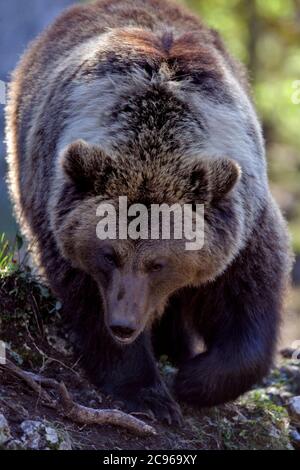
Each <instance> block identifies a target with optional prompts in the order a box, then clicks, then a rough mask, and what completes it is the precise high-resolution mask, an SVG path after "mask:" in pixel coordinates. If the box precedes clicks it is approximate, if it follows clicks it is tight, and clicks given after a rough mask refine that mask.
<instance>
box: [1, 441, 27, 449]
mask: <svg viewBox="0 0 300 470" xmlns="http://www.w3.org/2000/svg"><path fill="white" fill-rule="evenodd" d="M5 449H6V450H25V448H24V444H23V442H22V441H20V440H19V439H11V440H10V441H8V443H7V444H6V445H5Z"/></svg>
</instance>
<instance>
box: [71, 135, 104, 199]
mask: <svg viewBox="0 0 300 470" xmlns="http://www.w3.org/2000/svg"><path fill="white" fill-rule="evenodd" d="M112 165H113V161H112V159H111V158H110V157H109V156H107V155H106V154H105V153H104V152H103V151H102V150H101V149H100V148H98V147H96V146H92V145H89V144H87V143H86V142H85V141H83V140H78V141H76V142H73V143H72V144H71V145H69V146H68V148H67V149H66V151H65V152H64V155H63V159H62V166H63V170H64V172H65V174H66V175H67V176H68V178H69V179H70V180H71V181H72V183H73V184H75V185H76V187H77V188H78V189H80V190H81V191H90V190H93V189H94V188H95V186H96V185H97V186H99V184H100V185H101V181H102V180H103V183H104V180H105V178H106V177H107V176H108V175H109V173H110V172H111V171H112Z"/></svg>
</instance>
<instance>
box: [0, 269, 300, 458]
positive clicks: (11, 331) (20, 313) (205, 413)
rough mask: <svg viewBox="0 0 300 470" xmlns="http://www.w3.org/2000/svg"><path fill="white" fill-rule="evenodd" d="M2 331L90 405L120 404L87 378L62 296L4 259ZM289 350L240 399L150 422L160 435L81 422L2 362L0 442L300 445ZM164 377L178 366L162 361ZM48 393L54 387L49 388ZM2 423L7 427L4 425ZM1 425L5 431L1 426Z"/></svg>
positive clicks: (29, 361)
mask: <svg viewBox="0 0 300 470" xmlns="http://www.w3.org/2000/svg"><path fill="white" fill-rule="evenodd" d="M0 299H1V305H0V339H1V340H2V341H4V342H5V343H6V345H7V348H8V351H7V356H8V357H9V358H10V359H11V360H12V361H13V362H14V363H15V364H17V365H18V366H19V367H21V368H22V369H23V370H26V371H32V372H35V373H38V374H40V375H42V376H43V377H50V378H56V379H57V380H59V381H63V382H64V383H65V385H66V387H67V388H68V390H69V392H70V393H71V395H72V397H73V399H74V400H75V401H76V402H78V403H80V404H83V405H85V406H88V407H91V408H116V407H118V406H119V404H118V403H114V402H113V400H112V398H111V397H107V396H103V395H102V394H101V393H100V392H99V390H97V389H95V388H94V387H93V386H91V384H89V382H88V381H87V379H86V378H85V375H84V372H83V371H82V369H81V368H80V364H79V363H78V361H76V359H75V357H74V354H73V350H72V346H71V343H72V337H71V335H69V333H68V330H67V329H66V328H65V327H63V325H62V322H61V308H62V307H61V304H60V303H59V302H57V301H56V300H55V299H53V298H52V296H51V294H50V292H49V290H48V289H47V288H46V287H44V286H43V285H42V284H41V283H40V282H38V281H37V280H36V279H35V278H34V277H33V275H32V274H31V272H30V270H28V269H24V268H22V269H21V268H19V267H16V268H12V269H11V268H10V269H9V270H7V269H3V266H2V272H1V263H0ZM292 353H293V351H286V352H285V356H287V357H285V358H283V357H282V358H281V359H280V360H279V364H278V365H277V366H276V367H275V368H274V370H273V372H272V374H271V375H270V377H268V378H267V379H266V380H265V382H264V383H263V384H262V385H260V386H259V387H258V388H256V389H254V390H252V391H251V392H249V393H247V394H246V395H245V396H243V397H242V398H241V399H239V400H238V401H237V402H235V403H231V404H228V405H225V406H221V407H217V408H213V409H210V410H207V409H204V410H201V411H196V410H195V409H192V408H189V407H185V406H183V413H184V424H183V426H181V427H180V428H178V427H170V426H168V425H164V424H161V423H158V422H151V421H149V420H148V419H147V418H146V417H144V416H139V417H140V418H142V419H144V420H145V421H147V422H148V423H149V424H152V425H153V426H154V428H155V429H156V431H157V435H156V436H151V437H140V436H136V435H134V434H132V433H130V432H127V431H125V430H123V429H120V428H118V427H113V426H107V425H105V426H100V425H86V426H83V425H80V426H79V425H77V424H75V423H73V422H72V421H71V420H70V419H67V418H65V417H64V416H63V415H62V414H60V413H58V412H57V411H56V410H55V409H53V408H51V407H49V406H45V404H44V403H43V401H42V399H41V397H39V396H37V394H35V392H33V391H32V390H31V389H29V388H28V386H27V385H26V384H25V383H24V382H23V381H22V380H20V379H19V378H16V377H15V376H14V375H12V374H11V373H8V372H7V371H6V370H5V369H4V368H3V367H1V366H0V447H2V448H5V449H18V448H25V449H30V448H33V449H106V450H117V449H126V450H133V449H134V450H135V449H146V450H151V449H172V450H175V449H190V450H194V449H196V450H198V449H293V448H294V447H299V441H300V435H299V431H300V430H299V428H298V430H297V426H300V418H299V416H297V414H296V415H295V414H294V415H293V418H291V417H290V416H289V413H288V408H289V406H288V404H289V402H290V400H291V398H292V397H294V396H297V395H300V361H299V360H298V359H297V358H296V357H295V354H294V358H291V356H292ZM160 368H161V371H162V373H163V375H164V377H165V380H166V381H167V382H169V383H171V381H172V376H173V374H174V370H173V369H172V367H171V366H170V365H169V364H168V361H167V358H162V359H161V362H160ZM48 393H49V394H52V393H54V392H52V391H50V392H48ZM1 429H2V431H1ZM1 432H2V434H1Z"/></svg>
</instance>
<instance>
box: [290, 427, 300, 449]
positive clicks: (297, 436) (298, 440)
mask: <svg viewBox="0 0 300 470" xmlns="http://www.w3.org/2000/svg"><path fill="white" fill-rule="evenodd" d="M291 442H292V444H293V446H294V448H295V449H296V450H300V433H299V432H298V431H297V430H296V429H295V430H294V431H292V432H291Z"/></svg>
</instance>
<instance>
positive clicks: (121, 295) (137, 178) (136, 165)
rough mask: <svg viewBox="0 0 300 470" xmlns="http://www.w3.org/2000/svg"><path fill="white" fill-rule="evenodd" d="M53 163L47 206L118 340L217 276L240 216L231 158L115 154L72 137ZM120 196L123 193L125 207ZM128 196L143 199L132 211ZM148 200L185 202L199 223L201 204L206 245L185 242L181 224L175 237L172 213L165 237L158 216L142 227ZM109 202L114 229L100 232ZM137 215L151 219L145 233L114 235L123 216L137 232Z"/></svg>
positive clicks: (235, 241)
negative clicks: (52, 198)
mask: <svg viewBox="0 0 300 470" xmlns="http://www.w3.org/2000/svg"><path fill="white" fill-rule="evenodd" d="M58 173H59V174H60V178H59V181H60V184H59V185H57V186H58V188H59V189H57V196H56V202H55V210H54V211H52V213H54V218H53V219H52V227H53V231H54V234H55V237H56V241H57V244H58V247H59V249H60V252H61V254H62V255H63V256H64V257H65V258H66V259H67V260H68V261H69V262H70V263H71V264H72V265H73V266H74V267H75V268H77V269H80V270H83V271H84V272H86V273H88V274H89V275H90V276H92V278H93V279H94V280H95V282H96V283H97V285H98V287H99V290H100V293H101V297H102V300H103V310H104V315H105V323H106V326H107V328H108V330H109V331H110V332H111V334H112V336H113V337H114V338H115V340H116V341H118V342H120V343H124V344H127V343H131V342H132V341H134V340H135V339H136V338H137V336H138V335H139V334H140V333H141V332H142V331H143V330H144V329H145V328H148V327H149V326H150V325H151V323H152V322H153V320H154V319H156V318H158V317H159V316H160V315H162V313H163V311H164V309H165V306H166V304H167V302H168V299H170V297H171V296H172V295H173V294H174V293H175V292H176V291H178V290H179V289H182V288H184V287H187V286H199V285H200V284H203V283H206V282H209V281H212V280H214V279H215V278H216V277H217V276H218V275H220V274H221V273H222V272H224V270H225V269H226V267H227V266H228V264H229V263H230V262H231V261H232V260H233V258H234V256H235V255H236V253H237V251H238V249H239V245H240V240H241V238H242V230H243V229H242V226H243V223H242V220H241V214H240V210H239V208H240V203H239V200H240V195H239V191H238V190H237V188H236V186H237V183H238V181H239V178H240V168H239V166H238V165H237V164H236V163H235V162H233V161H232V160H230V159H227V158H203V157H201V158H196V159H191V158H189V159H187V158H186V159H184V158H182V157H180V156H176V155H175V154H173V155H170V154H165V155H163V156H160V157H159V158H153V157H151V154H150V153H149V155H146V156H145V157H144V158H136V159H135V158H134V156H133V155H131V156H122V155H118V157H115V158H112V157H110V156H108V155H106V154H105V153H104V152H103V151H102V150H101V149H100V148H99V147H96V146H91V145H88V144H87V143H85V142H83V141H78V142H75V143H73V144H71V145H70V146H69V147H68V148H67V149H66V151H65V152H64V153H63V155H62V158H61V167H60V168H59V172H58ZM62 175H63V178H61V176H62ZM62 182H63V183H62ZM120 197H121V198H122V200H123V201H124V198H125V197H126V198H127V200H126V201H127V207H126V213H125V214H124V213H122V210H123V209H122V207H123V208H125V206H122V207H121V206H120V199H119V198H120ZM133 204H142V205H143V206H142V207H144V208H145V211H144V213H143V214H142V215H141V213H140V214H139V215H141V217H140V218H139V220H138V221H137V219H134V215H135V213H134V211H131V209H130V208H132V205H133ZM153 204H156V208H157V205H161V204H165V205H167V206H168V207H170V206H173V205H174V204H177V208H178V206H179V207H188V208H189V212H188V213H189V214H190V215H191V214H192V219H191V220H192V227H193V228H195V227H196V228H197V225H196V218H197V217H196V215H195V211H194V209H195V208H198V207H199V206H197V205H200V207H202V208H203V209H204V224H203V225H201V230H202V235H204V244H203V246H201V248H199V249H197V250H196V251H195V250H191V249H187V237H186V234H185V233H183V232H184V231H183V232H182V231H181V234H182V233H183V235H182V236H181V237H178V236H175V235H174V233H175V232H174V227H175V223H176V222H175V220H176V219H175V216H172V215H171V216H170V219H168V223H169V224H170V226H171V228H170V231H169V234H170V237H165V236H164V235H162V224H163V221H162V219H161V218H159V219H156V223H158V227H155V228H156V229H158V232H156V237H153V236H152V235H153V233H152V232H151V231H150V228H149V227H150V226H151V221H152V222H153V223H154V219H151V216H152V212H151V210H152V209H151V208H152V207H153ZM184 205H188V206H184ZM110 207H111V208H112V209H114V210H115V212H114V214H113V212H112V213H111V214H110V215H111V218H110V219H109V222H111V223H112V225H111V226H110V228H111V229H112V232H110V236H109V237H108V238H106V239H104V238H105V237H99V222H100V224H101V223H102V222H104V220H105V223H107V222H108V219H105V216H108V213H109V210H110V209H109V208H110ZM135 207H136V206H135ZM99 208H100V210H99ZM102 209H103V210H102ZM127 210H128V212H127ZM149 210H150V212H149ZM149 213H150V216H149ZM100 214H101V217H100V216H99V215H100ZM137 214H138V213H136V215H137ZM124 216H125V219H124ZM144 216H149V218H148V219H147V220H148V222H149V224H148V226H147V225H145V226H144V228H145V227H146V232H147V233H146V234H145V233H144V235H143V237H135V236H128V233H127V232H126V233H125V236H124V232H123V234H122V235H121V232H120V226H121V222H122V223H123V222H124V220H125V223H126V222H127V225H126V228H128V230H129V228H130V223H132V224H133V225H132V226H131V228H132V227H135V228H136V229H137V233H139V230H140V229H141V225H142V218H143V217H144ZM143 220H144V219H143ZM184 220H185V219H184ZM128 224H129V225H128ZM101 227H102V226H101ZM107 228H108V225H107ZM151 229H152V227H151ZM134 233H136V232H134ZM111 234H112V235H113V236H111ZM157 234H158V236H157ZM145 235H146V236H145ZM147 235H148V236H147Z"/></svg>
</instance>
